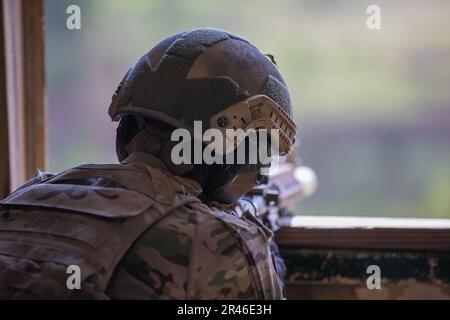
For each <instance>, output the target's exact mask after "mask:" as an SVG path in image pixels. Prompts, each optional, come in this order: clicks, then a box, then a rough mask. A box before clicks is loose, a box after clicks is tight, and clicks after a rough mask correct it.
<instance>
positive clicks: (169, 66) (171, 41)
mask: <svg viewBox="0 0 450 320" xmlns="http://www.w3.org/2000/svg"><path fill="white" fill-rule="evenodd" d="M109 115H110V116H111V117H112V119H113V120H116V121H120V123H119V126H118V128H117V137H116V149H117V155H118V159H119V161H120V164H111V165H96V164H86V165H81V166H78V167H75V168H72V169H69V170H66V171H64V172H62V173H59V174H56V175H52V174H40V175H38V176H37V177H35V178H33V179H31V180H30V181H28V182H27V183H26V184H25V185H23V186H22V187H20V188H19V189H18V190H16V191H15V192H13V193H12V194H11V195H10V196H9V197H7V198H6V199H4V200H3V201H1V207H0V209H1V213H0V298H2V299H10V298H13V299H28V298H32V299H34V298H39V299H42V298H44V299H45V298H47V299H48V298H51V299H68V298H70V299H88V298H89V299H91V298H94V299H281V298H283V293H282V288H281V280H280V277H279V275H278V273H277V270H276V263H275V258H274V255H273V253H272V252H271V249H270V241H271V238H272V233H271V231H270V230H268V229H267V228H265V227H264V225H262V224H261V223H259V222H258V220H256V219H255V218H253V217H252V216H251V215H248V214H245V213H244V214H243V215H242V216H238V215H237V214H236V210H235V209H234V207H233V204H234V203H235V202H236V200H237V199H239V197H240V196H241V195H242V194H243V193H245V192H246V191H247V190H248V189H249V188H251V187H252V186H254V185H255V183H257V181H258V179H259V178H260V169H261V167H262V165H261V164H259V162H258V164H248V163H245V164H235V165H233V164H232V165H230V164H212V165H207V164H205V163H204V162H202V163H200V164H189V163H183V164H175V163H174V161H173V159H172V156H171V155H172V150H173V148H174V145H175V144H176V142H174V141H172V140H171V133H172V132H173V131H174V130H175V129H176V128H186V129H188V130H192V127H193V121H195V120H199V121H202V123H203V126H204V129H206V128H218V129H224V128H233V127H234V129H236V128H243V129H246V128H255V129H272V128H278V129H280V132H281V133H280V134H281V140H280V141H281V143H280V150H281V153H287V152H289V151H290V149H291V147H292V144H293V140H294V135H295V125H294V124H293V122H292V120H291V116H292V110H291V105H290V101H289V94H288V91H287V88H286V85H285V82H284V80H283V79H282V77H281V75H280V73H279V72H278V70H277V67H276V66H275V64H274V62H272V61H271V60H270V59H269V58H268V57H267V56H265V55H264V54H262V53H261V52H260V51H259V50H258V49H257V48H255V47H254V46H253V45H251V44H250V43H249V42H248V41H246V40H244V39H242V38H240V37H238V36H236V35H234V34H231V33H229V32H225V31H222V30H218V29H196V30H192V31H189V32H183V33H179V34H176V35H174V36H171V37H169V38H167V39H165V40H163V41H162V42H161V43H159V44H158V45H156V46H155V47H154V48H153V49H151V50H150V51H149V52H148V53H146V54H144V55H143V56H142V57H141V58H140V59H139V61H138V62H137V63H136V64H135V65H134V66H133V67H132V68H130V70H129V71H128V72H127V73H126V75H125V77H124V79H123V80H122V82H121V84H120V85H119V87H118V89H117V90H116V92H115V94H114V96H113V99H112V102H111V105H110V107H109ZM245 141H246V140H245ZM232 152H236V149H235V150H232ZM69 266H76V267H75V269H73V267H71V268H72V269H70V268H69V270H78V271H79V276H80V279H79V280H80V285H79V286H77V285H75V286H70V285H68V284H69V281H68V277H69V275H70V274H68V273H67V272H68V267H69Z"/></svg>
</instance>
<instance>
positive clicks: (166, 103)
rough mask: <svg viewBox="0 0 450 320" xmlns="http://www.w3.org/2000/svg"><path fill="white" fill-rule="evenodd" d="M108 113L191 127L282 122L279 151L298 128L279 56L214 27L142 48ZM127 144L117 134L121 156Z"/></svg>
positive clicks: (291, 142) (274, 125) (114, 116)
mask: <svg viewBox="0 0 450 320" xmlns="http://www.w3.org/2000/svg"><path fill="white" fill-rule="evenodd" d="M109 115H110V116H111V118H112V119H113V120H114V121H118V120H120V119H122V118H124V116H127V115H138V116H142V117H145V118H151V119H155V120H157V121H160V122H162V123H165V124H167V125H168V126H171V127H173V128H186V129H188V130H190V131H192V130H193V125H194V121H201V122H202V124H203V127H202V128H203V130H207V129H209V128H217V129H220V130H225V129H237V128H241V129H244V130H247V129H251V128H253V129H256V130H257V129H261V128H264V129H267V130H270V129H274V128H276V129H279V132H280V139H279V145H280V150H279V151H280V153H281V154H286V153H288V152H289V151H290V150H291V149H292V147H293V145H294V141H295V134H296V126H295V124H294V122H293V120H292V106H291V102H290V98H289V92H288V89H287V87H286V83H285V81H284V80H283V78H282V76H281V74H280V73H279V71H278V68H277V66H276V64H275V63H274V61H273V59H271V57H268V56H267V55H265V54H263V53H262V52H261V51H260V50H258V49H257V48H256V47H255V46H253V45H252V44H251V43H250V42H248V41H247V40H245V39H243V38H241V37H239V36H237V35H235V34H232V33H230V32H227V31H223V30H219V29H213V28H200V29H194V30H191V31H187V32H182V33H178V34H176V35H173V36H171V37H169V38H167V39H165V40H163V41H162V42H160V43H159V44H157V45H156V46H155V47H154V48H153V49H151V50H150V51H149V52H147V53H146V54H144V55H143V56H142V57H141V58H140V59H139V60H138V62H137V63H136V64H135V65H134V66H133V67H131V68H130V69H129V70H128V72H127V73H126V75H125V77H124V78H123V80H122V81H121V83H120V85H119V86H118V88H117V90H116V92H115V93H114V95H113V97H112V102H111V104H110V107H109ZM123 145H124V142H123V141H122V139H121V134H118V136H117V153H118V157H119V160H122V159H123V158H124V157H126V156H127V154H126V150H125V149H124V148H123ZM242 171H245V169H244V168H240V169H238V170H234V173H233V174H236V173H239V172H242ZM231 178H232V177H228V178H227V179H228V180H230V179H231Z"/></svg>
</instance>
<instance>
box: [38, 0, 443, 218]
mask: <svg viewBox="0 0 450 320" xmlns="http://www.w3.org/2000/svg"><path fill="white" fill-rule="evenodd" d="M71 4H77V5H79V6H80V8H81V20H82V21H81V26H82V28H81V30H68V29H67V28H66V19H67V16H68V15H67V14H66V8H67V7H68V6H69V5H71ZM370 4H376V5H378V6H379V7H380V8H381V19H382V20H381V22H382V25H381V26H382V28H381V30H377V31H370V30H368V29H367V27H366V19H367V16H368V15H367V14H366V8H367V7H368V6H369V5H370ZM45 10H46V17H45V19H46V21H45V23H46V68H47V86H48V102H49V123H50V125H49V139H50V141H49V147H50V157H49V162H50V170H51V171H59V170H62V169H65V168H67V167H70V166H74V165H77V164H80V163H83V162H99V163H107V162H116V161H117V160H116V158H115V151H114V135H115V126H116V124H115V123H112V122H110V120H109V118H108V116H107V107H108V105H109V102H110V99H111V96H112V93H113V91H114V90H115V88H116V86H117V85H118V83H119V81H120V80H121V79H122V77H123V75H124V73H125V72H126V70H127V69H128V67H129V66H131V65H132V64H133V63H134V62H135V61H136V60H137V59H138V58H139V56H140V55H141V54H142V53H144V52H145V51H147V50H148V49H150V48H151V47H152V46H154V45H155V44H156V43H157V42H159V41H160V40H162V39H163V38H165V37H167V36H169V35H171V34H173V33H177V32H180V31H183V30H189V29H192V28H196V27H204V26H209V27H217V28H223V29H226V30H229V31H232V32H234V33H237V34H240V35H242V36H244V37H245V38H247V39H248V40H250V41H251V42H253V43H254V44H255V45H256V46H258V47H259V48H260V49H261V50H262V51H263V52H265V53H271V54H273V55H274V56H275V59H276V61H277V64H278V66H279V68H280V70H281V72H282V73H283V75H284V77H285V79H286V82H287V84H288V86H289V88H290V91H291V97H292V100H293V103H294V105H295V118H296V120H297V123H298V124H299V127H300V133H299V138H300V140H301V145H300V148H299V150H298V151H297V152H298V155H299V156H300V157H301V158H302V160H303V163H304V164H306V165H309V166H311V167H313V168H314V169H315V171H316V172H317V175H318V178H319V188H318V190H317V192H316V194H315V195H314V196H313V197H311V198H310V199H308V200H305V201H304V202H302V203H301V204H299V205H298V206H296V208H295V210H294V211H295V213H298V214H314V215H355V216H409V217H427V218H428V217H443V218H450V36H449V31H450V2H448V1H438V0H431V1H416V0H409V1H406V0H403V1H376V3H374V2H373V1H357V0H345V1H344V0H343V1H336V0H334V1H331V0H330V1H325V0H322V1H318V0H314V1H299V0H278V1H254V0H253V1H245V2H244V1H237V0H227V1H210V0H209V1H207V0H203V1H181V0H179V1H174V0H171V1H170V0H169V1H168V0H166V1H164V0H161V1H144V0H142V1H140V0H129V1H118V0H117V1H113V0H85V1H75V0H70V1H66V0H46V3H45Z"/></svg>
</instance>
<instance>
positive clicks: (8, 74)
mask: <svg viewBox="0 0 450 320" xmlns="http://www.w3.org/2000/svg"><path fill="white" fill-rule="evenodd" d="M1 1H2V2H1V14H0V20H1V21H0V50H1V54H0V87H1V88H0V93H1V95H0V99H1V100H0V103H1V106H0V116H1V119H0V121H1V122H0V124H1V128H0V130H1V138H0V148H1V153H2V155H3V156H2V158H1V160H0V165H1V166H0V179H1V183H2V184H1V187H0V196H1V197H2V198H3V197H4V196H6V195H7V194H8V193H9V192H10V191H11V190H14V189H16V188H17V187H19V186H20V185H21V184H23V183H24V182H25V181H26V180H28V179H30V178H31V177H33V176H34V175H35V174H36V172H37V170H38V169H41V170H46V169H47V157H46V155H47V143H46V101H45V100H46V99H45V66H44V28H43V23H44V7H43V0H1Z"/></svg>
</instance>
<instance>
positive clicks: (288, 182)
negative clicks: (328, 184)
mask: <svg viewBox="0 0 450 320" xmlns="http://www.w3.org/2000/svg"><path fill="white" fill-rule="evenodd" d="M316 187H317V177H316V174H315V173H314V171H313V170H312V169H311V168H309V167H306V166H302V165H300V166H296V165H295V164H294V163H291V162H286V163H284V164H282V165H280V166H279V167H278V169H276V171H275V172H273V173H272V174H270V175H269V178H268V181H267V183H265V184H258V185H256V186H255V187H254V188H253V189H252V190H250V191H249V192H248V193H246V194H245V195H244V196H243V197H241V199H240V200H239V202H238V206H237V207H240V210H242V212H245V211H248V212H249V213H250V214H252V215H253V216H255V217H256V218H258V219H260V220H261V221H262V222H263V223H264V225H266V227H268V228H269V229H271V230H272V231H273V232H275V231H277V230H278V229H279V228H280V227H281V226H286V225H289V224H290V220H291V218H292V214H290V213H289V211H288V210H287V209H288V207H289V206H290V205H291V204H293V203H294V202H297V201H300V200H302V199H305V198H307V197H310V196H311V195H312V194H313V193H314V192H315V190H316Z"/></svg>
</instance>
